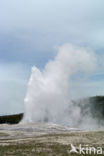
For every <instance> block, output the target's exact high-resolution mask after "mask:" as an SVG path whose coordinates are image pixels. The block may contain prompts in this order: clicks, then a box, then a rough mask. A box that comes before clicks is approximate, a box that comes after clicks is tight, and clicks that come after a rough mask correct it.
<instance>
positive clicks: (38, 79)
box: [23, 44, 97, 127]
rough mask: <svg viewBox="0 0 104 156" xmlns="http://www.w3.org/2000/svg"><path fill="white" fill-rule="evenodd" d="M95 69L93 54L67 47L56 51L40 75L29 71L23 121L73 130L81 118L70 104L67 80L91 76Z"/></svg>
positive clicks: (39, 72)
mask: <svg viewBox="0 0 104 156" xmlns="http://www.w3.org/2000/svg"><path fill="white" fill-rule="evenodd" d="M96 68H97V65H96V56H95V54H94V52H93V51H91V50H89V49H86V48H83V47H78V46H74V45H70V44H65V45H63V46H61V47H59V48H58V52H57V55H56V57H55V59H54V60H52V61H49V62H48V63H47V64H46V66H45V67H44V69H43V70H42V71H40V70H39V69H38V68H37V67H35V66H34V67H32V74H31V77H30V80H29V83H28V90H27V95H26V98H25V100H24V101H25V114H24V119H23V121H24V122H37V121H49V122H54V123H59V124H64V125H69V126H74V127H77V126H78V123H79V121H80V120H81V118H82V116H81V110H80V107H79V106H77V105H73V103H72V102H71V101H70V98H71V97H70V85H71V81H70V78H71V76H72V75H73V74H76V73H78V72H79V73H85V74H92V73H93V72H95V71H96ZM84 119H85V118H84ZM91 121H92V120H91ZM88 122H89V121H88Z"/></svg>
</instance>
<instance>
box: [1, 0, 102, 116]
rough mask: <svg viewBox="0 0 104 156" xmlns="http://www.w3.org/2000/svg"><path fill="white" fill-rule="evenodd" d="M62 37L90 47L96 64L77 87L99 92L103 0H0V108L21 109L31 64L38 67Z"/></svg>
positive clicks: (4, 110)
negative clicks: (96, 60)
mask: <svg viewBox="0 0 104 156" xmlns="http://www.w3.org/2000/svg"><path fill="white" fill-rule="evenodd" d="M66 43H71V44H75V45H78V46H84V47H87V48H91V49H92V50H93V51H95V52H96V54H97V57H98V61H99V63H101V64H102V67H101V69H100V70H99V71H97V72H96V73H95V74H94V75H93V76H92V77H91V81H90V82H88V83H86V84H84V85H83V88H84V90H85V91H86V92H85V94H86V95H87V96H93V95H94V96H96V95H104V87H103V86H104V72H103V68H104V63H103V60H104V52H103V51H104V0H38V1H37V0H9V1H8V0H5V1H0V114H13V113H20V112H23V111H24V97H25V95H26V90H27V83H28V80H29V77H30V74H31V67H32V66H33V65H35V66H37V67H38V68H39V69H43V68H44V66H45V64H46V63H47V61H49V60H51V59H53V58H54V56H55V55H56V47H57V46H61V45H63V44H66ZM74 87H75V90H76V93H77V91H78V90H79V87H78V88H76V86H73V88H74ZM72 94H73V93H72Z"/></svg>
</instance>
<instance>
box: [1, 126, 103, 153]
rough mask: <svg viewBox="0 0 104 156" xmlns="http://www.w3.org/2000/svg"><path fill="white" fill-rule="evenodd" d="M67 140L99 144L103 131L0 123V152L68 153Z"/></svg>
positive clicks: (73, 142) (101, 144)
mask: <svg viewBox="0 0 104 156" xmlns="http://www.w3.org/2000/svg"><path fill="white" fill-rule="evenodd" d="M70 144H73V145H75V146H76V147H78V146H79V144H82V145H83V146H84V145H89V146H94V147H98V146H100V147H102V148H103V147H104V131H103V130H102V131H81V130H77V129H74V128H69V127H64V126H60V125H56V124H51V123H49V124H48V123H47V124H46V123H43V124H42V123H34V124H18V125H6V124H2V125H0V156H6V155H10V156H12V155H18V156H19V155H30V156H31V155H33V156H34V155H35V156H48V155H49V156H58V155H59V156H69V155H70V153H69V151H70ZM73 155H75V154H73Z"/></svg>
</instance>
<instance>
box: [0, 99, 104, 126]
mask: <svg viewBox="0 0 104 156" xmlns="http://www.w3.org/2000/svg"><path fill="white" fill-rule="evenodd" d="M72 102H73V105H78V106H79V107H80V108H81V113H82V116H85V114H87V113H88V112H90V113H91V115H92V116H93V117H94V118H96V120H97V121H98V123H100V124H103V119H104V96H96V97H90V98H85V99H81V100H78V101H77V102H76V101H72ZM69 109H70V108H69ZM22 117H23V113H20V114H15V115H6V116H0V124H4V123H7V124H16V123H19V122H20V121H21V119H22Z"/></svg>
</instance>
